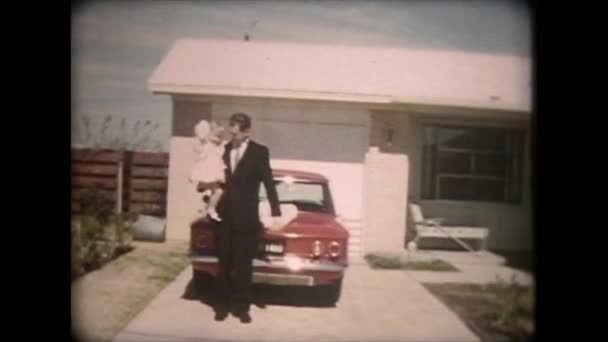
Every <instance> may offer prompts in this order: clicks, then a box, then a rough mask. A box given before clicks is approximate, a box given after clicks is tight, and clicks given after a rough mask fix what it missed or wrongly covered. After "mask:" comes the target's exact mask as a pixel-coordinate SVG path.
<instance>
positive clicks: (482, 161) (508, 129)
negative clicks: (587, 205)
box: [148, 39, 532, 253]
mask: <svg viewBox="0 0 608 342" xmlns="http://www.w3.org/2000/svg"><path fill="white" fill-rule="evenodd" d="M148 87H149V89H150V90H151V91H152V92H154V93H155V94H164V95H169V96H170V98H171V100H172V103H173V113H172V115H173V128H172V137H171V143H170V166H169V192H168V207H167V237H168V238H174V239H187V238H188V237H189V222H190V221H191V220H192V219H193V218H194V217H196V215H197V213H196V208H197V206H198V203H199V202H198V201H200V199H199V195H198V194H197V193H195V192H194V187H193V186H192V184H189V183H188V180H187V175H188V168H189V167H190V165H191V164H192V162H193V160H194V152H193V151H192V139H193V127H194V125H195V124H196V123H197V122H198V121H199V120H201V119H212V120H216V121H220V122H224V123H225V122H226V121H227V119H228V117H229V116H230V114H232V113H234V112H238V111H242V112H245V113H248V114H249V115H251V117H252V119H253V136H254V139H256V140H258V141H260V142H262V143H264V144H266V145H267V146H269V148H270V152H271V164H272V166H273V167H288V168H298V169H303V170H311V171H315V172H319V173H322V174H324V175H325V176H326V177H328V178H329V179H330V183H331V186H332V189H333V192H334V193H333V196H334V201H335V205H336V210H337V212H338V214H339V215H340V217H341V219H342V220H343V221H344V222H345V223H346V225H347V226H348V227H349V229H351V230H352V232H353V233H354V234H353V237H354V239H353V241H356V242H355V243H354V245H353V253H356V252H368V251H375V250H395V251H398V250H402V249H403V248H404V245H405V241H406V240H408V238H409V235H410V233H409V232H408V230H409V229H408V223H407V209H406V208H407V203H408V201H409V200H415V201H417V202H418V203H420V204H421V206H422V207H423V208H424V211H425V214H427V215H431V216H442V217H445V218H446V219H447V220H448V221H451V222H454V223H466V224H477V225H484V226H487V227H489V228H490V237H489V240H488V242H487V243H488V248H490V249H500V250H513V251H515V250H519V251H529V250H531V246H532V227H531V215H530V211H531V202H530V199H531V194H530V175H531V171H530V159H531V158H530V150H531V148H530V128H531V127H530V123H531V122H530V121H531V120H530V119H531V93H532V92H531V62H530V59H529V58H524V57H517V56H510V55H498V54H478V53H469V52H456V51H438V50H428V51H426V50H410V49H403V48H384V47H360V46H331V45H315V44H302V43H299V44H293V43H283V42H261V41H260V42H258V41H235V40H211V39H180V40H178V41H176V43H175V44H174V45H173V47H172V48H171V49H170V51H169V52H168V54H167V55H166V56H165V58H164V59H163V61H162V62H161V63H160V65H158V67H157V68H156V69H155V70H154V72H153V74H152V75H151V77H150V79H149V81H148Z"/></svg>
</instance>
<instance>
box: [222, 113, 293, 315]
mask: <svg viewBox="0 0 608 342" xmlns="http://www.w3.org/2000/svg"><path fill="white" fill-rule="evenodd" d="M250 129H251V119H250V118H249V116H247V115H246V114H243V113H235V114H233V115H232V116H231V117H230V127H229V132H230V134H231V136H232V140H231V142H229V143H228V144H226V147H225V151H224V155H223V159H224V163H225V164H226V183H225V192H224V196H223V197H222V199H221V201H220V203H219V206H218V209H219V212H220V216H221V217H222V224H221V226H220V227H219V229H218V234H217V235H218V251H219V270H220V272H219V276H218V284H217V285H218V298H217V299H218V301H217V304H216V306H215V319H216V320H218V321H223V320H224V319H225V318H226V317H227V316H228V313H229V312H230V311H231V312H232V313H233V315H234V316H236V317H238V318H239V319H240V321H241V322H243V323H249V322H251V316H250V315H249V307H250V305H251V301H252V289H253V286H252V276H253V267H252V261H253V259H254V258H255V256H256V254H257V253H258V243H259V237H260V234H261V233H262V232H263V227H262V224H261V222H260V218H259V214H258V205H259V191H260V184H261V183H263V184H264V187H265V188H266V193H267V195H268V200H269V202H270V205H271V214H272V216H273V217H275V218H276V217H277V216H281V210H280V207H279V200H278V196H277V191H276V188H275V185H274V181H273V179H272V172H271V169H270V157H269V152H268V148H267V147H266V146H263V145H260V144H258V143H256V142H255V141H252V140H251V139H250V138H249V135H250ZM275 224H278V220H276V219H275Z"/></svg>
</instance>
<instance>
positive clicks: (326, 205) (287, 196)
mask: <svg viewBox="0 0 608 342" xmlns="http://www.w3.org/2000/svg"><path fill="white" fill-rule="evenodd" d="M275 185H276V189H277V195H278V197H279V202H280V203H283V204H294V205H295V206H296V207H297V208H298V210H302V211H316V212H324V213H329V214H333V213H334V207H333V203H332V200H331V195H330V193H329V187H328V186H327V184H325V183H323V184H322V183H311V182H294V183H291V184H287V183H286V182H277V181H275ZM266 199H267V196H266V188H264V187H263V186H261V187H260V200H266Z"/></svg>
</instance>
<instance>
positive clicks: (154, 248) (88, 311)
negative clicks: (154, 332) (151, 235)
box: [72, 241, 190, 341]
mask: <svg viewBox="0 0 608 342" xmlns="http://www.w3.org/2000/svg"><path fill="white" fill-rule="evenodd" d="M132 245H133V247H134V249H133V250H132V251H130V252H128V253H126V254H123V255H121V256H120V257H119V258H117V259H116V260H114V261H112V262H110V263H108V264H106V265H105V266H103V267H102V268H101V269H99V270H96V271H94V272H91V273H89V274H87V275H85V276H84V277H82V278H80V279H78V280H76V281H74V282H73V283H72V324H73V326H74V327H75V330H74V333H75V334H76V335H77V337H79V340H83V341H109V340H111V339H112V338H113V337H114V335H116V334H117V333H118V332H119V331H120V330H121V329H122V328H124V327H125V326H126V325H127V324H128V323H129V322H130V321H131V320H132V319H133V318H134V317H135V316H136V315H137V314H138V313H139V312H140V311H141V310H142V309H143V308H144V307H145V306H146V305H147V304H148V303H149V302H150V301H151V300H152V299H153V298H154V297H155V296H156V295H157V294H158V293H159V292H160V291H161V290H162V289H163V288H164V287H165V286H167V285H168V284H169V283H170V282H171V281H173V280H174V279H175V277H177V276H178V275H179V274H180V273H181V272H182V271H183V270H184V269H185V268H186V267H187V266H188V265H189V264H190V259H189V258H188V243H187V242H165V243H150V242H138V241H136V242H133V244H132Z"/></svg>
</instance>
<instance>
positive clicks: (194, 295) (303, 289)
mask: <svg viewBox="0 0 608 342" xmlns="http://www.w3.org/2000/svg"><path fill="white" fill-rule="evenodd" d="M194 277H196V278H197V279H196V281H195V280H194ZM181 298H182V299H185V300H199V301H200V302H201V303H203V304H205V305H207V306H209V307H211V308H212V309H213V306H214V303H215V302H216V298H217V297H216V286H215V282H214V278H213V277H211V276H210V275H208V274H205V273H200V274H198V273H197V274H196V275H195V276H193V278H191V279H190V281H189V282H188V284H187V285H186V288H185V289H184V293H183V295H182V297H181ZM252 304H253V305H255V306H257V307H258V308H260V309H265V308H266V306H268V305H279V306H292V307H314V308H334V307H335V303H334V302H332V301H331V299H330V298H329V297H328V296H327V295H326V293H325V292H324V291H323V289H322V288H315V287H307V286H278V285H268V284H254V298H253V303H252Z"/></svg>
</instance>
